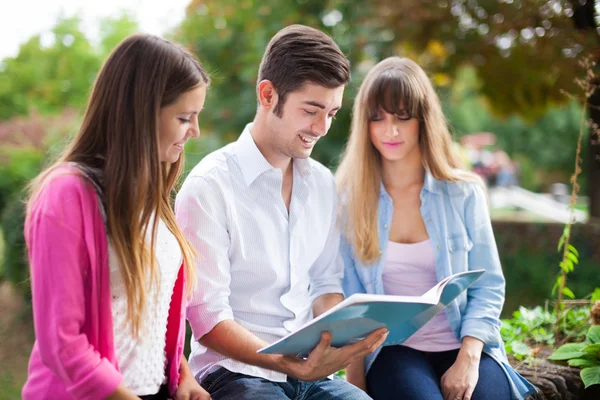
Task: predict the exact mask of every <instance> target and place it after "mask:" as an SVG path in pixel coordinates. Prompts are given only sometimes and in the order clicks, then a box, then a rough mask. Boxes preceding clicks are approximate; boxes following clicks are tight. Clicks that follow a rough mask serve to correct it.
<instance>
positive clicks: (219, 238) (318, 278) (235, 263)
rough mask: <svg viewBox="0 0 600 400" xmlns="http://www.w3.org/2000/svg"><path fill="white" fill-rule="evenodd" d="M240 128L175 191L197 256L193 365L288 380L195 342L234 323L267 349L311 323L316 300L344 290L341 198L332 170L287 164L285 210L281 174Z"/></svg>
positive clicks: (197, 371) (199, 372)
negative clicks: (232, 139) (287, 201)
mask: <svg viewBox="0 0 600 400" xmlns="http://www.w3.org/2000/svg"><path fill="white" fill-rule="evenodd" d="M251 129H252V124H249V125H248V126H246V129H244V132H243V133H242V135H241V136H240V137H239V139H238V140H237V141H236V142H234V143H231V144H229V145H227V146H225V147H224V148H222V149H220V150H217V151H216V152H214V153H212V154H209V155H208V156H206V157H205V158H204V159H203V160H202V161H201V162H200V163H199V164H198V165H197V166H196V167H195V168H194V169H193V170H192V172H190V174H189V176H188V177H187V178H186V180H185V182H184V184H183V187H182V188H181V190H180V192H179V194H178V195H177V200H176V205H175V210H176V214H177V220H178V222H179V224H180V225H181V227H182V228H183V231H184V232H185V234H186V236H187V238H188V239H189V240H190V242H191V243H192V245H193V246H194V247H195V248H196V250H197V251H198V253H199V256H198V259H197V275H198V282H197V288H196V291H195V293H194V296H193V298H192V299H191V301H190V303H189V305H188V309H187V318H188V320H189V322H190V325H191V327H192V332H193V338H192V353H191V356H190V367H191V369H192V372H193V373H194V375H196V376H197V377H199V378H200V379H202V378H204V377H205V376H206V375H207V374H208V373H210V372H212V371H214V370H215V369H216V368H217V367H219V366H221V367H224V368H226V369H228V370H230V371H232V372H238V373H243V374H246V375H251V376H257V377H261V378H265V379H268V380H271V381H278V382H285V381H286V379H287V376H286V375H285V374H282V373H279V372H275V371H271V370H267V369H263V368H259V367H255V366H252V365H248V364H245V363H242V362H238V361H235V360H233V359H229V358H226V357H225V356H223V355H221V354H219V353H217V352H215V351H213V350H210V349H207V348H206V347H204V346H202V345H200V344H199V343H198V340H199V339H200V338H201V337H202V336H204V335H205V334H207V333H208V332H210V331H211V330H212V329H213V328H214V327H215V326H216V325H217V324H218V323H219V322H221V321H224V320H235V321H236V322H237V323H239V324H240V325H241V326H242V327H244V328H246V329H247V330H248V331H250V332H252V333H253V334H254V335H256V336H257V337H259V338H261V339H263V340H264V341H266V342H268V343H272V342H274V341H276V340H278V339H280V338H282V337H283V336H285V335H287V334H288V333H290V332H291V331H294V330H296V329H298V328H300V327H301V326H302V325H304V324H305V323H306V322H307V321H309V320H310V319H311V318H312V302H313V301H314V300H315V299H316V298H317V297H319V296H321V295H324V294H327V293H343V291H342V288H341V279H342V275H343V263H342V261H341V258H340V256H339V231H338V227H337V223H336V220H337V210H336V208H337V197H336V189H335V182H334V179H333V176H332V174H331V172H330V171H329V170H328V169H327V168H325V167H324V166H323V165H321V164H319V163H318V162H316V161H314V160H312V159H310V158H309V159H304V160H303V159H294V160H293V186H292V197H291V203H290V208H289V213H288V210H287V208H286V206H285V203H284V201H283V198H282V196H281V188H282V184H283V176H282V172H281V170H280V169H277V168H274V167H272V166H271V165H270V164H269V162H268V161H267V160H266V159H265V157H264V156H263V155H262V153H261V152H260V150H259V149H258V147H257V146H256V144H255V143H254V139H253V138H252V135H251V133H250V132H251Z"/></svg>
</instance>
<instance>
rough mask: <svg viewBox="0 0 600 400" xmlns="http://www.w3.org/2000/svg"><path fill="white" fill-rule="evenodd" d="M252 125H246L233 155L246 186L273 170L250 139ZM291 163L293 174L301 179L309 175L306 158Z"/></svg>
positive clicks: (309, 167)
mask: <svg viewBox="0 0 600 400" xmlns="http://www.w3.org/2000/svg"><path fill="white" fill-rule="evenodd" d="M253 125H254V124H252V123H249V124H247V125H246V127H245V128H244V131H243V132H242V134H241V135H240V137H239V138H238V140H237V142H236V146H235V154H236V156H237V159H238V162H239V164H240V169H241V170H242V175H243V176H244V182H245V183H246V185H247V186H250V185H252V183H253V182H254V181H255V180H256V178H258V177H259V176H260V175H262V174H263V173H264V172H266V171H269V170H272V169H274V167H273V166H272V165H271V164H270V163H269V161H267V159H266V158H265V156H264V155H263V154H262V153H261V152H260V150H259V149H258V146H257V145H256V142H255V141H254V138H253V137H252V133H251V132H252V126H253ZM293 163H294V170H295V172H297V173H299V174H300V176H301V177H303V178H305V177H307V176H309V175H310V173H311V170H312V167H311V165H310V162H309V160H308V158H306V159H300V158H295V159H293Z"/></svg>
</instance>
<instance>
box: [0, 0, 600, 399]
mask: <svg viewBox="0 0 600 400" xmlns="http://www.w3.org/2000/svg"><path fill="white" fill-rule="evenodd" d="M163 3H164V4H163ZM167 3H168V4H167ZM599 7H600V2H595V1H592V0H588V1H586V0H574V1H566V0H371V1H367V0H347V1H335V0H331V1H327V0H288V1H281V0H261V1H258V0H256V1H255V0H218V1H217V0H192V1H189V0H171V1H169V2H155V1H151V0H103V1H101V2H98V1H91V0H89V1H87V0H81V1H77V0H62V1H53V2H46V1H42V0H39V1H33V0H21V1H19V2H16V3H14V4H11V5H10V6H8V5H7V4H6V2H4V3H3V4H2V5H0V36H1V37H2V39H1V41H0V400H1V399H14V398H19V397H20V395H19V393H20V387H21V385H22V383H23V382H24V379H25V377H26V366H27V359H28V355H29V352H30V350H31V345H32V343H33V332H32V322H31V310H30V301H29V293H30V292H29V281H28V273H27V261H26V258H25V249H24V244H23V201H24V196H23V187H24V185H25V184H26V183H27V182H28V181H29V180H30V179H31V178H32V177H34V176H35V175H36V174H37V173H38V172H39V171H40V169H41V168H42V167H43V166H44V165H46V164H47V163H48V162H49V161H50V160H52V159H53V157H55V156H56V154H57V153H58V152H59V151H60V150H61V149H62V147H63V146H64V144H65V142H66V141H67V140H68V138H70V137H71V136H72V135H74V134H75V133H76V131H77V128H78V126H79V123H80V121H81V116H82V112H83V110H84V107H85V104H86V99H87V96H88V94H89V91H90V87H91V85H92V83H93V80H94V78H95V75H96V73H97V71H98V70H99V68H100V65H101V64H102V62H103V60H104V59H105V58H106V57H107V55H108V54H109V52H110V51H111V49H112V48H114V46H115V45H116V44H117V43H119V41H121V40H122V39H123V38H124V37H126V36H127V35H129V34H131V33H134V32H138V31H143V32H150V33H155V34H159V35H163V36H165V37H167V38H169V39H172V40H174V41H177V42H179V43H181V44H183V45H185V46H186V47H188V48H189V49H191V50H192V51H193V52H195V53H196V54H197V55H198V57H199V58H200V60H201V62H202V63H203V65H204V66H205V67H206V69H207V70H208V71H209V72H210V74H211V77H212V81H213V83H212V87H211V89H210V92H209V95H208V97H207V103H206V107H205V111H204V112H203V113H202V114H201V116H200V127H201V129H202V137H201V138H200V139H199V140H197V141H192V142H190V143H188V145H187V147H186V171H189V170H190V169H191V168H192V167H193V166H194V165H195V164H196V163H197V162H198V161H199V160H200V159H202V157H204V156H205V155H206V154H207V153H209V152H210V151H213V150H215V149H217V148H219V147H221V146H223V145H225V144H227V143H229V142H231V141H234V140H236V138H237V137H238V135H239V134H240V132H241V131H242V129H243V128H244V126H245V124H246V123H247V122H249V121H251V119H252V118H253V115H254V112H255V109H256V100H255V84H256V76H257V71H258V65H259V63H260V59H261V56H262V53H263V51H264V48H265V46H266V44H267V42H268V40H269V39H270V38H271V36H272V35H273V34H274V33H275V32H277V31H278V30H279V29H281V28H282V27H284V26H286V25H289V24H292V23H302V24H306V25H310V26H313V27H316V28H318V29H321V30H323V31H325V32H327V33H328V34H330V35H331V36H333V37H334V39H335V40H336V42H337V43H338V44H339V46H340V47H341V49H342V50H343V51H344V53H346V54H347V56H348V57H349V59H350V61H351V63H352V82H351V84H350V86H349V87H348V89H347V90H346V93H345V96H344V104H343V108H342V110H341V111H340V112H339V113H338V117H337V119H336V121H335V123H334V124H333V126H332V128H331V130H330V132H329V134H328V135H327V136H326V137H325V138H324V139H323V140H320V141H319V145H318V146H316V147H315V150H314V152H313V157H314V158H316V159H318V160H319V161H321V162H322V163H324V164H325V165H328V166H329V167H330V168H331V169H332V170H334V169H335V167H336V164H337V161H338V157H339V154H340V152H341V151H342V149H343V146H344V144H345V141H346V138H347V134H348V131H349V123H350V110H351V105H352V101H353V99H354V96H355V94H356V91H357V88H358V86H359V85H360V82H361V81H362V78H363V77H364V76H365V74H366V72H367V71H368V70H369V69H370V68H371V67H372V66H373V65H374V64H375V63H377V62H378V61H379V60H381V59H383V58H385V57H388V56H391V55H399V56H405V57H410V58H412V59H413V60H415V61H416V62H418V63H419V64H420V65H421V66H422V67H423V68H424V69H425V70H426V72H427V73H428V74H429V76H430V77H431V79H432V81H433V83H434V84H435V86H436V88H437V90H438V92H439V94H440V97H441V99H442V102H443V105H444V110H445V112H446V115H447V117H448V120H449V124H450V126H451V129H452V132H453V135H454V139H455V146H456V150H457V152H459V154H460V157H461V160H462V163H463V166H464V168H467V169H471V170H474V171H476V172H477V173H479V174H480V175H481V176H482V177H483V178H484V179H485V181H486V183H487V184H488V188H489V198H490V206H491V214H492V218H493V225H494V231H495V234H496V240H497V242H498V247H499V251H500V255H501V259H502V262H503V268H504V274H505V276H506V279H507V298H506V305H505V309H504V314H505V315H510V314H511V313H512V311H514V310H515V309H517V308H518V306H519V305H526V306H534V305H536V304H543V302H544V301H545V300H546V299H549V298H551V297H552V293H551V292H552V287H553V284H554V282H555V280H556V277H557V274H558V271H559V266H558V264H559V262H560V260H561V254H559V253H558V252H557V244H558V241H559V237H560V236H561V234H562V233H563V229H564V227H565V223H566V222H567V221H569V219H570V218H574V220H575V221H576V222H575V224H574V226H573V230H572V236H571V243H572V244H573V245H574V246H575V247H576V248H577V249H578V251H579V255H580V256H579V264H578V265H577V266H576V268H575V270H574V271H573V272H572V273H571V274H570V275H569V287H570V288H571V289H572V291H573V292H574V294H575V296H576V297H577V298H586V297H587V298H589V296H590V294H591V293H592V292H593V291H594V289H595V288H596V287H597V286H600V278H599V276H600V223H599V222H598V221H599V219H600V161H599V154H600V150H599V149H600V146H599V145H597V144H596V141H597V140H598V138H597V136H595V135H594V133H595V127H596V128H597V125H594V124H597V123H599V122H600V116H599V114H600V113H599V112H598V106H600V93H598V92H596V91H594V90H593V85H594V84H596V83H597V82H596V77H595V73H596V67H595V66H593V65H592V64H591V63H593V62H595V61H597V60H598V59H599V58H600V52H599V50H600V46H599V43H600V42H599V39H600V29H598V26H599V18H598V17H599V16H600V13H599ZM590 84H591V85H592V89H589V85H590ZM580 134H581V145H580V147H579V150H580V158H581V162H580V163H579V165H580V167H581V173H580V174H579V175H578V177H577V185H578V186H579V192H578V196H577V199H576V201H575V202H574V203H573V204H572V207H571V208H572V209H573V212H572V214H571V213H570V208H569V202H570V200H571V193H572V188H573V185H572V181H571V175H572V174H573V173H574V172H575V169H576V161H575V160H576V154H577V151H578V139H579V138H580Z"/></svg>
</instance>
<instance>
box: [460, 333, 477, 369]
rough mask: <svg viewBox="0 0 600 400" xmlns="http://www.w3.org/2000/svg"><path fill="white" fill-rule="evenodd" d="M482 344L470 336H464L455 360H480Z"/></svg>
mask: <svg viewBox="0 0 600 400" xmlns="http://www.w3.org/2000/svg"><path fill="white" fill-rule="evenodd" d="M482 351H483V342H482V341H481V340H479V339H476V338H474V337H471V336H465V337H464V338H463V340H462V345H461V347H460V350H459V352H458V356H457V360H464V361H470V362H477V363H479V360H480V359H481V352H482Z"/></svg>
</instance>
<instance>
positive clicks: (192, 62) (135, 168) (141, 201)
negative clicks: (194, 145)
mask: <svg viewBox="0 0 600 400" xmlns="http://www.w3.org/2000/svg"><path fill="white" fill-rule="evenodd" d="M208 84H209V77H208V75H207V73H206V72H205V71H204V69H203V68H202V67H201V65H200V63H199V62H198V60H197V59H196V58H195V57H194V56H193V55H192V54H191V53H190V52H188V51H186V50H185V49H183V48H182V47H180V46H178V45H176V44H174V43H171V42H169V41H167V40H165V39H163V38H160V37H157V36H153V35H147V34H135V35H132V36H130V37H128V38H126V39H125V40H123V41H122V42H121V43H120V44H119V45H118V46H117V47H116V48H115V49H114V50H113V51H112V53H111V54H110V56H109V57H108V59H107V60H106V62H105V63H104V65H103V66H102V68H101V70H100V72H99V73H98V76H97V78H96V81H95V83H94V87H93V89H92V91H91V94H90V98H89V102H88V105H87V109H86V111H85V114H84V117H83V122H82V125H81V128H80V129H79V132H78V134H77V136H76V137H75V138H74V140H73V141H72V142H71V144H70V145H69V146H68V147H67V149H66V150H65V152H64V153H63V155H62V156H61V157H60V158H59V160H58V161H57V162H56V163H55V164H54V165H53V166H51V167H50V168H48V169H47V170H46V171H45V172H42V173H41V174H40V175H39V176H38V177H37V178H36V180H34V181H33V182H32V185H31V188H32V195H31V198H30V202H29V205H31V200H32V199H34V198H35V196H36V195H37V193H39V190H40V188H41V187H42V186H43V184H44V183H46V182H44V178H45V177H47V176H48V175H49V174H50V172H51V171H52V170H54V169H55V168H56V167H57V166H59V165H61V164H63V163H65V162H75V163H78V164H82V165H84V166H87V167H91V168H94V169H97V170H100V171H101V176H102V191H103V200H104V204H105V205H106V219H107V221H106V222H107V233H108V237H109V239H110V242H111V244H112V246H113V247H114V249H115V251H116V254H117V256H118V259H119V267H120V271H121V275H122V278H123V281H124V284H125V288H126V292H127V316H128V319H129V321H130V323H131V327H132V331H133V334H134V336H137V335H138V334H139V331H140V327H141V326H142V322H143V321H142V318H143V314H144V310H145V307H146V304H147V302H148V299H147V291H148V289H147V287H148V281H147V280H148V277H150V278H151V283H152V284H155V285H157V284H158V267H157V265H156V260H155V257H154V249H155V239H156V232H157V227H158V221H159V219H161V220H163V221H164V223H165V224H166V225H167V227H168V228H169V230H170V231H171V232H172V233H173V234H174V236H175V237H176V238H177V241H178V243H179V245H180V247H181V250H182V253H183V260H184V264H185V274H186V276H187V292H188V295H189V294H190V293H191V291H192V288H193V284H194V282H195V279H194V277H195V263H194V261H193V257H194V255H195V252H194V250H193V248H192V246H191V245H190V243H189V242H188V241H187V240H186V238H185V235H184V234H183V232H182V231H181V229H180V228H179V227H178V225H177V223H176V221H175V215H174V213H173V209H172V201H171V192H172V189H173V186H174V184H175V182H176V180H177V178H178V176H179V174H180V172H181V170H182V168H183V165H184V162H183V161H184V160H183V154H182V155H181V157H180V158H179V160H178V161H177V162H175V163H173V164H169V163H165V162H161V161H160V159H159V150H158V134H159V132H158V116H159V112H160V109H161V108H162V107H165V106H168V105H169V104H172V103H174V102H175V101H177V99H178V97H179V96H180V95H181V94H183V93H185V92H187V91H189V90H192V89H194V88H196V87H198V86H200V85H208ZM153 216H154V218H153ZM148 233H151V236H150V238H151V239H150V246H148V245H147V244H146V238H147V237H148V236H147V234H148Z"/></svg>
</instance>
